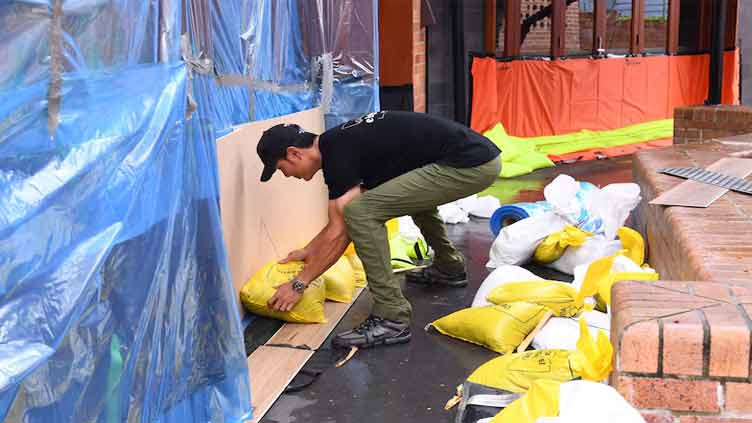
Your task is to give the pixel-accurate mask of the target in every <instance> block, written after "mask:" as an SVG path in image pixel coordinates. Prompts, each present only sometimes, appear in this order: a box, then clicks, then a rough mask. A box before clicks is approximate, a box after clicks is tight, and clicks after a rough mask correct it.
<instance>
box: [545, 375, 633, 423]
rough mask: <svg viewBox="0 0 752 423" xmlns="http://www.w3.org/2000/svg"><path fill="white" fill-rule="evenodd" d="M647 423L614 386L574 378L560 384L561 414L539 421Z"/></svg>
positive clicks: (548, 422)
mask: <svg viewBox="0 0 752 423" xmlns="http://www.w3.org/2000/svg"><path fill="white" fill-rule="evenodd" d="M544 422H545V423H601V422H608V423H644V422H645V419H644V418H643V417H642V415H641V414H640V413H639V412H638V411H637V410H635V409H634V407H632V405H630V404H629V403H628V402H627V401H626V400H625V399H624V398H623V397H622V396H621V395H620V394H619V393H618V392H617V391H616V390H615V389H614V388H612V387H610V386H608V385H605V384H602V383H597V382H590V381H587V380H573V381H571V382H566V383H562V384H561V386H560V387H559V416H558V417H544V418H539V419H538V420H537V423H544Z"/></svg>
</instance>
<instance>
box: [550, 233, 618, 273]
mask: <svg viewBox="0 0 752 423" xmlns="http://www.w3.org/2000/svg"><path fill="white" fill-rule="evenodd" d="M620 249H622V244H621V241H619V240H618V239H612V240H608V239H605V238H603V237H592V238H588V239H587V240H586V241H585V243H584V244H582V245H581V246H579V247H573V246H570V247H568V248H567V249H566V250H565V251H564V254H563V255H562V256H561V257H560V258H559V259H558V260H556V261H554V262H553V263H549V264H548V265H547V266H548V267H551V268H554V269H556V270H558V271H559V272H562V273H566V274H568V275H573V274H574V269H575V268H576V267H577V266H579V265H582V264H590V263H592V262H593V261H595V260H598V259H599V258H602V257H606V256H610V255H611V254H614V253H616V252H617V251H619V250H620Z"/></svg>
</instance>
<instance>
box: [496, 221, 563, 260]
mask: <svg viewBox="0 0 752 423" xmlns="http://www.w3.org/2000/svg"><path fill="white" fill-rule="evenodd" d="M566 224H567V221H566V220H564V219H563V218H561V217H560V216H559V215H557V214H556V213H555V212H547V213H543V214H540V215H537V216H531V217H528V218H526V219H522V220H520V221H517V222H515V223H513V224H511V225H509V226H506V227H504V229H502V230H501V232H499V236H497V237H496V239H495V240H494V242H493V245H491V251H490V252H489V254H488V255H489V261H488V264H486V266H487V267H490V268H496V267H499V266H501V265H504V264H512V265H516V266H517V265H520V264H523V263H525V262H527V261H528V260H529V259H530V257H532V256H533V252H534V251H535V248H536V247H537V246H538V244H539V243H540V242H541V241H542V240H543V239H544V238H545V237H547V236H548V235H550V234H552V233H554V232H556V231H560V230H562V229H564V226H565V225H566Z"/></svg>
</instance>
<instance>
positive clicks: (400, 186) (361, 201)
mask: <svg viewBox="0 0 752 423" xmlns="http://www.w3.org/2000/svg"><path fill="white" fill-rule="evenodd" d="M500 170H501V159H500V158H499V157H497V158H495V159H493V160H491V161H490V162H487V163H484V164H482V165H480V166H476V167H471V168H466V169H458V168H453V167H449V166H443V165H438V164H429V165H426V166H423V167H421V168H419V169H415V170H412V171H410V172H407V173H405V174H404V175H401V176H398V177H396V178H394V179H391V180H389V181H387V182H384V183H383V184H381V185H379V186H377V187H376V188H374V189H372V190H369V191H366V192H364V193H363V194H361V195H360V196H359V197H358V198H357V199H355V200H353V201H351V202H350V203H349V204H347V206H345V223H346V224H347V233H348V234H349V235H350V239H351V240H352V241H353V243H354V244H355V250H356V251H357V253H358V256H359V257H360V259H361V260H362V261H363V267H364V269H365V272H366V279H367V280H368V288H369V290H370V291H371V296H372V297H373V302H374V305H373V310H372V314H373V315H375V316H377V317H381V318H385V319H389V320H397V321H402V322H409V321H410V315H411V311H412V308H411V306H410V303H409V302H408V301H407V299H405V296H404V295H403V294H402V289H401V286H400V277H399V276H396V275H394V273H393V272H392V266H391V254H390V252H389V242H388V240H387V231H386V226H385V223H386V221H387V220H389V219H392V218H395V217H399V216H405V215H409V216H411V217H412V218H413V221H415V224H416V225H417V226H418V228H420V232H421V233H422V234H423V237H425V239H426V242H427V243H428V245H430V246H431V248H433V250H434V252H435V256H434V264H435V265H436V266H437V267H438V268H439V269H440V270H442V271H444V272H448V273H456V272H461V271H464V268H465V263H464V259H463V257H462V254H461V253H460V252H459V251H457V250H456V249H455V248H454V246H453V245H452V243H451V241H449V239H448V238H447V234H446V229H445V228H444V223H443V222H442V221H441V218H440V217H439V214H438V211H437V210H436V207H437V206H439V205H441V204H445V203H449V202H452V201H455V200H458V199H460V198H464V197H467V196H469V195H472V194H475V193H477V192H480V191H482V190H484V189H485V188H487V187H489V186H490V185H491V184H492V183H493V182H494V181H495V180H496V178H497V177H498V175H499V171H500Z"/></svg>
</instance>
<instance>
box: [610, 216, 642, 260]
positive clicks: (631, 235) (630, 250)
mask: <svg viewBox="0 0 752 423" xmlns="http://www.w3.org/2000/svg"><path fill="white" fill-rule="evenodd" d="M616 235H617V236H618V237H619V241H621V245H622V246H623V247H624V249H625V250H627V251H626V253H625V254H624V255H625V256H627V257H629V258H631V259H632V261H633V262H635V264H637V265H638V266H642V265H643V263H645V240H644V239H642V235H640V233H639V232H637V231H635V230H634V229H632V228H628V227H626V226H622V227H621V228H619V229H617V230H616Z"/></svg>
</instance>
